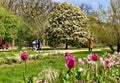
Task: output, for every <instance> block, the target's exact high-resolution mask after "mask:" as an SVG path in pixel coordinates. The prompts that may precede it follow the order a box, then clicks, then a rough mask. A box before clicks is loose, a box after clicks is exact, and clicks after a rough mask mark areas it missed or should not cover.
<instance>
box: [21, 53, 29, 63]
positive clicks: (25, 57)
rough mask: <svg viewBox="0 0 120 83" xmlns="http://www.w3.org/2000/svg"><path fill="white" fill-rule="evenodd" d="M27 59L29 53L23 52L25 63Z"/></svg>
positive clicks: (22, 56) (22, 57)
mask: <svg viewBox="0 0 120 83" xmlns="http://www.w3.org/2000/svg"><path fill="white" fill-rule="evenodd" d="M27 58H28V56H27V53H26V52H23V53H22V54H21V59H22V60H24V61H26V60H27Z"/></svg>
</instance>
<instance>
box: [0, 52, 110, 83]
mask: <svg viewBox="0 0 120 83" xmlns="http://www.w3.org/2000/svg"><path fill="white" fill-rule="evenodd" d="M106 51H109V50H105V51H94V52H92V53H97V54H98V55H99V56H102V55H103V54H104V52H106ZM14 52H16V51H14ZM28 52H29V53H34V52H32V51H28ZM16 53H17V52H16ZM90 53H91V52H88V51H83V52H75V53H72V55H74V56H76V58H77V59H78V58H83V57H86V56H87V55H88V54H90ZM0 54H1V52H0ZM64 64H65V57H64V55H63V54H57V55H49V56H46V57H44V58H42V59H41V60H37V61H33V62H30V63H27V73H26V77H27V78H29V77H31V76H33V77H34V76H37V74H38V73H39V72H40V71H41V70H42V69H44V68H48V67H51V68H54V69H58V70H67V68H65V66H64ZM23 72H24V64H18V65H11V66H1V67H0V83H24V81H23Z"/></svg>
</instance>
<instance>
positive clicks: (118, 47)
mask: <svg viewBox="0 0 120 83" xmlns="http://www.w3.org/2000/svg"><path fill="white" fill-rule="evenodd" d="M117 52H120V39H119V40H118V44H117Z"/></svg>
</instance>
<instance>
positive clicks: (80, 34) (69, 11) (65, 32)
mask: <svg viewBox="0 0 120 83" xmlns="http://www.w3.org/2000/svg"><path fill="white" fill-rule="evenodd" d="M46 33H47V39H48V43H49V45H50V46H51V47H58V46H60V45H61V44H66V46H67V45H72V44H76V45H78V44H81V45H82V44H85V42H86V41H87V37H88V36H89V35H90V34H89V30H88V27H87V16H86V14H84V13H83V12H82V11H81V9H80V8H79V7H76V6H74V5H72V4H67V3H63V4H59V5H57V6H56V8H55V9H54V10H53V12H51V14H50V18H49V21H48V24H47V29H46Z"/></svg>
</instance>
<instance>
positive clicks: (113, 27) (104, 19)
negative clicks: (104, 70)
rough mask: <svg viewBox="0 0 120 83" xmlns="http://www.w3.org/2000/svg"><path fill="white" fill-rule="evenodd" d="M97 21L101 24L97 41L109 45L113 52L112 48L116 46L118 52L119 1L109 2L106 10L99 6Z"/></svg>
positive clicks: (119, 32)
mask: <svg viewBox="0 0 120 83" xmlns="http://www.w3.org/2000/svg"><path fill="white" fill-rule="evenodd" d="M98 20H99V21H100V22H101V23H102V24H101V27H100V28H99V32H100V33H103V34H101V35H100V34H99V33H98V36H99V37H100V38H99V39H100V40H101V41H103V42H104V43H106V44H107V45H109V47H110V48H111V49H112V50H113V51H115V49H114V48H113V46H117V51H118V52H120V1H119V0H110V6H109V7H108V8H107V9H106V8H103V7H102V6H101V5H100V10H99V12H98Z"/></svg>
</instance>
